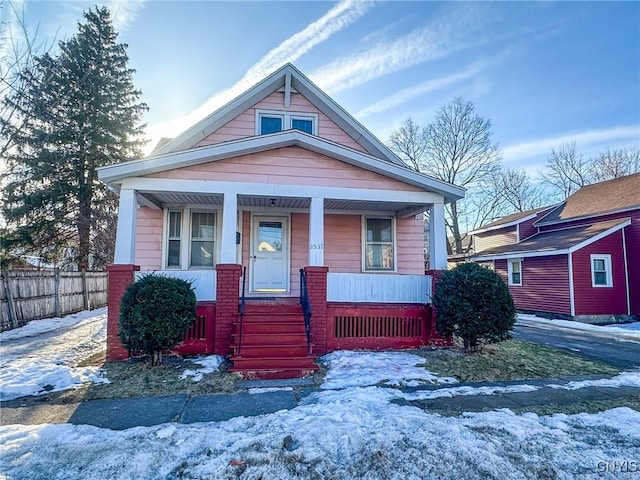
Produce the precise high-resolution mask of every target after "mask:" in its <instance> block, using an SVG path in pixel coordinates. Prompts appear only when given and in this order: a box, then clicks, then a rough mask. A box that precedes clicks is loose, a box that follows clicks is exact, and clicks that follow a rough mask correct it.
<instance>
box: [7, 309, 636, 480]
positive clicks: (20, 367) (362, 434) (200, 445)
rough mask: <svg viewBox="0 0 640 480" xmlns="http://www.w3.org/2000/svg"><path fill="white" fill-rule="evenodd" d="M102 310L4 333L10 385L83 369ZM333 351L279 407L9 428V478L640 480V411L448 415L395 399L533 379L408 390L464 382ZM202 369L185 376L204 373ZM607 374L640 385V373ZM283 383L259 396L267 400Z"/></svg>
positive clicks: (389, 356)
mask: <svg viewBox="0 0 640 480" xmlns="http://www.w3.org/2000/svg"><path fill="white" fill-rule="evenodd" d="M103 317H104V312H102V313H100V314H99V315H98V316H92V317H89V318H85V319H84V320H78V322H76V324H75V326H71V325H70V324H65V325H64V326H63V327H62V328H61V329H60V330H58V331H57V332H56V333H57V335H54V334H53V333H54V332H49V333H42V334H39V335H36V336H34V337H24V336H23V337H22V338H17V337H18V336H19V335H16V334H14V338H13V339H12V340H10V341H7V342H5V339H4V338H2V339H1V340H2V348H3V349H5V350H2V351H0V352H1V354H2V366H1V368H0V373H1V374H2V377H0V380H1V381H2V388H3V395H4V389H5V382H8V383H7V384H9V385H13V386H12V387H11V388H12V389H13V390H12V391H17V388H18V387H17V385H20V384H24V385H31V384H33V385H38V386H39V388H43V385H41V383H42V382H43V381H44V380H38V381H31V382H30V381H29V379H32V380H33V378H34V377H36V376H37V375H36V373H38V374H42V373H44V374H46V373H47V372H48V370H47V369H49V368H50V369H52V371H57V370H55V368H57V367H64V368H65V369H66V370H64V371H67V372H72V373H73V372H75V369H74V368H73V367H72V365H73V364H74V362H76V360H77V359H78V358H80V357H85V356H88V354H91V352H94V351H96V349H98V348H103V345H104V318H103ZM5 355H9V356H12V360H11V361H9V360H8V359H7V358H6V357H5ZM46 355H48V358H45V356H46ZM324 361H325V363H326V365H327V367H328V372H327V377H326V382H325V383H324V385H323V389H322V390H319V391H316V392H315V393H312V394H311V395H310V396H308V397H306V398H305V399H303V400H302V402H301V403H300V405H299V406H298V407H296V408H293V409H291V410H282V411H279V412H276V413H272V414H267V415H261V416H257V417H249V418H245V417H239V418H235V419H232V420H228V421H224V422H211V423H199V424H190V425H182V424H174V423H169V424H163V425H158V426H154V427H137V428H132V429H129V430H125V431H112V430H108V429H101V428H97V427H92V426H86V425H78V426H74V425H70V424H63V425H38V426H24V425H10V426H5V427H0V457H1V459H2V463H1V464H0V479H4V478H6V479H30V480H37V479H47V480H48V479H55V478H61V479H62V478H64V479H65V480H74V479H97V478H100V479H102V478H109V479H148V478H207V479H227V478H228V479H235V478H246V479H256V480H257V479H260V478H262V479H267V478H269V479H272V478H273V479H282V480H288V479H299V478H317V479H324V478H332V479H354V478H358V479H360V478H363V479H380V478H385V479H402V480H407V479H425V478H456V479H465V478H483V479H484V478H496V479H504V478H509V479H518V478H531V479H537V478H594V479H595V478H621V477H620V475H626V476H623V477H622V478H633V475H634V473H633V469H635V470H636V472H637V471H639V470H640V465H639V464H638V461H639V460H640V413H639V412H637V411H635V410H632V409H629V408H616V409H612V410H609V411H606V412H602V413H599V414H579V415H571V416H567V415H562V414H557V415H552V416H537V415H535V414H523V415H516V414H514V413H513V412H511V411H509V410H499V411H493V412H486V413H468V414H465V415H463V416H461V417H443V416H440V415H435V414H429V413H427V412H424V411H423V410H421V409H419V408H416V407H412V406H404V405H402V406H401V405H397V404H395V403H393V402H392V400H394V399H397V398H405V399H417V398H434V397H435V396H457V395H491V394H496V393H500V392H501V391H512V390H514V391H530V390H533V389H536V387H535V386H530V385H517V386H514V387H503V388H502V389H501V388H490V387H480V388H473V387H468V386H462V387H461V386H456V385H455V384H451V385H444V386H443V387H444V388H443V389H438V390H424V391H422V390H419V391H417V392H415V393H403V392H402V391H400V390H398V389H397V388H393V386H397V385H408V386H411V385H414V386H415V385H421V384H433V385H436V384H438V383H453V379H447V378H440V377H438V376H437V375H435V374H433V373H431V372H429V371H427V370H425V369H424V368H422V367H418V366H417V365H418V364H422V363H424V362H425V359H424V358H422V357H417V356H414V355H410V354H407V353H393V352H381V353H366V352H334V353H332V354H330V355H328V356H326V357H325V358H324ZM218 362H219V359H216V358H215V357H211V358H203V359H200V360H199V363H201V364H202V366H203V370H210V369H212V368H216V366H217V365H216V364H217V363H218ZM14 364H17V365H14ZM5 370H6V371H8V372H12V374H11V375H5ZM20 372H22V373H23V375H22V376H21V374H20ZM199 373H203V372H199V371H193V372H192V373H191V372H190V373H186V375H189V376H192V377H193V378H194V380H195V379H197V377H198V374H199ZM61 376H62V375H61V374H59V373H57V374H55V375H54V377H57V378H58V377H61ZM70 376H72V374H70ZM43 378H47V375H43ZM596 382H598V381H596ZM599 382H601V383H596V384H597V385H601V386H603V385H612V386H613V385H640V372H625V373H623V374H621V375H619V376H617V377H614V378H613V379H607V380H603V381H599ZM606 382H609V383H606ZM61 383H62V382H61ZM67 383H69V382H67ZM585 386H587V384H584V383H575V384H569V385H568V386H566V387H567V388H582V387H585ZM29 388H31V390H35V387H34V388H32V387H29ZM505 388H506V390H505ZM510 389H512V390H510ZM26 390H28V389H27V388H26V387H25V391H26ZM273 390H274V389H269V388H263V389H255V390H252V392H251V393H254V395H255V397H256V401H258V402H259V401H260V396H261V395H267V394H269V392H270V391H273ZM625 462H626V463H625ZM623 469H626V471H625V470H623ZM630 473H631V474H630ZM635 474H637V473H635Z"/></svg>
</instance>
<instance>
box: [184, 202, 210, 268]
mask: <svg viewBox="0 0 640 480" xmlns="http://www.w3.org/2000/svg"><path fill="white" fill-rule="evenodd" d="M214 239H215V215H214V214H213V213H199V212H193V213H192V214H191V262H190V264H189V266H191V267H213V247H214Z"/></svg>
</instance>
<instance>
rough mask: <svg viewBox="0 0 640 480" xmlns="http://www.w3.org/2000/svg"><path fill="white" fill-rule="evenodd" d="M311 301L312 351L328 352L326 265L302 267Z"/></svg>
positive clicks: (319, 353)
mask: <svg viewBox="0 0 640 480" xmlns="http://www.w3.org/2000/svg"><path fill="white" fill-rule="evenodd" d="M304 271H305V274H306V276H307V291H308V292H309V301H310V302H311V310H312V315H311V343H312V344H313V353H314V354H316V355H323V354H325V353H327V352H328V344H327V328H328V325H327V272H328V271H329V268H328V267H304Z"/></svg>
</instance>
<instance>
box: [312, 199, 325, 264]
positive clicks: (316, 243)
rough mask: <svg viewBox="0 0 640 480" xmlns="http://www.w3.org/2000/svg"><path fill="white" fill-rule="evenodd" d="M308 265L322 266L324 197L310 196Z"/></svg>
mask: <svg viewBox="0 0 640 480" xmlns="http://www.w3.org/2000/svg"><path fill="white" fill-rule="evenodd" d="M309 265H310V266H314V267H322V266H324V198H312V199H311V206H310V207H309Z"/></svg>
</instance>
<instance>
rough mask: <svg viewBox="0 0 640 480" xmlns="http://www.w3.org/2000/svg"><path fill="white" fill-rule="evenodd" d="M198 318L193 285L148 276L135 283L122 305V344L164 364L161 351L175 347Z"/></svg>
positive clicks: (183, 281) (130, 287) (123, 298)
mask: <svg viewBox="0 0 640 480" xmlns="http://www.w3.org/2000/svg"><path fill="white" fill-rule="evenodd" d="M195 318H196V295H195V293H194V292H193V288H192V286H191V283H190V282H187V281H185V280H181V279H178V278H169V277H163V276H160V275H146V276H144V277H142V278H140V279H139V280H137V281H135V282H133V283H132V284H131V285H129V287H128V288H127V290H126V291H125V294H124V295H123V297H122V302H121V303H120V330H119V332H118V333H119V336H120V340H121V341H122V343H123V344H124V345H125V346H126V347H127V348H128V349H129V351H138V352H144V353H146V354H148V355H150V356H151V364H152V365H160V364H161V363H162V351H163V350H167V349H169V348H173V347H175V346H176V345H177V344H178V343H180V342H181V341H182V339H183V337H184V333H185V332H186V331H187V329H188V328H189V327H191V325H192V324H193V322H194V321H195Z"/></svg>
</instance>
